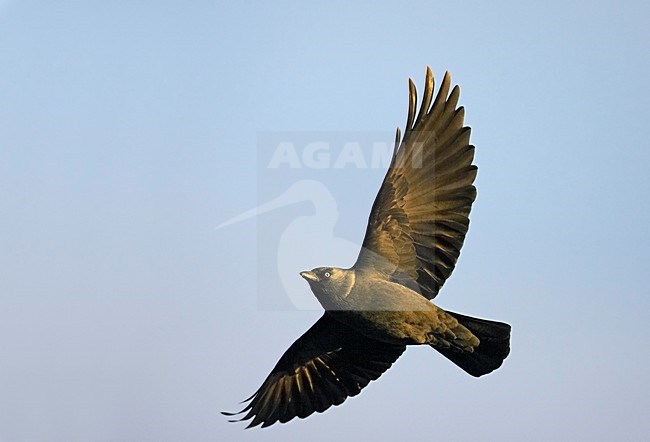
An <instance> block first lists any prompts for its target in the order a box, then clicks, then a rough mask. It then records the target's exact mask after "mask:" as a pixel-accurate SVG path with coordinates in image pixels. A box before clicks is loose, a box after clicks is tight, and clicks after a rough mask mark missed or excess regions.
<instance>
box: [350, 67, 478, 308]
mask: <svg viewBox="0 0 650 442" xmlns="http://www.w3.org/2000/svg"><path fill="white" fill-rule="evenodd" d="M450 83H451V81H450V77H449V73H448V72H447V73H445V76H444V78H443V80H442V84H441V85H440V90H439V91H438V94H437V96H436V98H435V100H433V104H431V102H432V98H433V90H434V82H433V75H432V73H431V69H429V68H428V67H427V71H426V83H425V87H424V96H423V99H422V104H421V106H420V110H419V112H418V115H417V118H416V116H415V111H416V104H417V93H416V90H415V85H414V84H413V81H412V80H411V79H409V113H408V120H407V123H406V130H405V132H404V138H403V139H402V140H401V144H400V130H399V128H398V129H397V135H396V139H395V152H394V154H393V158H392V161H391V165H390V168H389V170H388V172H387V174H386V177H385V178H384V182H383V183H382V186H381V188H380V190H379V193H378V194H377V198H376V199H375V202H374V204H373V206H372V210H371V212H370V218H369V220H368V229H367V231H366V236H365V238H364V241H363V246H362V249H361V253H360V254H359V258H358V260H357V263H356V264H355V268H356V269H360V268H363V267H372V268H373V269H375V270H379V271H381V272H383V273H385V274H386V275H387V276H388V277H390V278H391V279H392V280H394V281H397V282H399V283H401V284H403V285H405V286H407V287H410V288H412V289H414V290H416V291H418V292H419V293H421V294H422V295H423V296H425V297H426V298H427V299H433V298H434V297H435V296H436V295H437V294H438V291H439V290H440V287H442V285H443V283H444V282H445V280H446V279H447V278H448V277H449V275H450V274H451V272H452V270H453V269H454V266H455V265H456V260H457V259H458V255H459V254H460V249H461V247H462V245H463V241H464V239H465V234H466V233H467V229H468V227H469V218H468V216H469V212H470V209H471V207H472V203H473V202H474V199H475V198H476V188H475V187H474V186H473V185H472V183H473V182H474V179H475V178H476V171H477V167H476V166H474V165H472V160H473V159H474V146H471V145H470V144H469V136H470V128H469V127H464V126H463V118H464V114H465V111H464V109H463V107H459V108H456V105H457V103H458V96H459V93H460V89H459V88H458V86H455V87H454V88H453V89H452V91H451V93H449V88H450Z"/></svg>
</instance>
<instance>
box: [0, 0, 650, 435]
mask: <svg viewBox="0 0 650 442" xmlns="http://www.w3.org/2000/svg"><path fill="white" fill-rule="evenodd" d="M352 3H353V4H348V2H315V3H313V4H309V5H308V4H307V3H304V2H274V3H271V2H256V3H254V2H232V3H231V4H223V3H219V2H213V1H194V2H168V1H155V2H154V1H140V2H127V1H113V2H100V1H85V2H77V1H57V2H52V1H29V0H25V1H4V2H2V3H0V103H1V104H0V213H1V214H2V215H1V216H0V354H1V355H2V362H1V363H0V440H1V441H35V440H44V441H50V440H53V441H55V440H56V441H64V440H65V441H104V440H156V441H178V440H188V441H189V440H197V441H199V440H205V441H210V440H212V441H214V440H281V439H285V438H286V439H289V438H291V439H294V438H295V439H298V438H301V439H303V440H307V439H308V440H328V441H330V440H352V439H356V438H359V437H363V438H365V439H369V440H370V439H373V440H391V439H392V440H397V439H398V438H400V439H401V438H405V437H407V438H408V439H409V440H425V439H426V440H460V441H463V440H467V441H470V440H512V441H517V440H540V441H543V440H647V439H648V437H649V435H650V420H649V419H648V410H649V409H650V399H649V398H650V381H649V377H648V366H649V365H650V357H649V356H648V345H649V341H650V327H649V326H648V314H649V313H650V312H649V310H650V297H649V295H650V293H649V292H650V290H649V289H648V283H647V280H648V275H649V274H650V240H649V235H648V232H647V229H648V225H650V198H649V197H648V192H649V191H650V178H649V174H648V164H649V163H650V146H649V143H648V140H649V139H650V133H649V132H650V130H649V129H648V121H649V120H650V112H649V111H648V103H649V100H650V93H649V89H648V78H649V77H650V53H649V52H650V51H649V50H648V41H650V32H649V31H648V29H649V28H648V17H649V12H650V11H649V10H648V6H647V4H646V2H632V1H630V2H613V1H611V2H602V1H601V2H598V1H596V2H554V1H552V2H528V3H526V4H522V2H514V1H512V2H462V5H460V4H459V5H454V4H453V2H444V3H443V2H409V3H408V4H406V3H403V2H399V3H398V2H395V3H393V4H389V3H387V2H383V3H377V2H352ZM427 65H430V66H431V68H432V70H433V72H434V74H435V75H436V77H437V78H440V77H441V75H442V73H443V72H444V71H445V70H449V71H450V72H451V73H452V79H453V80H454V81H455V82H457V83H458V84H460V85H461V90H462V93H461V99H460V104H462V105H464V106H465V107H466V115H467V117H466V122H467V124H468V125H470V126H471V127H472V129H473V132H472V142H473V144H475V145H476V146H477V149H476V164H477V165H478V166H479V175H478V179H477V188H478V199H477V202H476V204H475V205H474V209H473V211H472V215H471V219H472V225H471V228H470V232H469V235H468V238H467V241H466V245H465V247H464V249H463V252H462V254H461V257H460V260H459V263H458V267H457V269H456V271H455V272H454V274H453V276H452V278H451V279H450V280H449V282H448V283H447V284H446V285H445V287H444V289H443V290H442V292H441V294H440V296H439V297H438V298H437V303H438V304H439V305H440V306H442V307H443V308H448V309H450V310H454V311H459V312H463V313H467V314H471V315H475V316H481V317H486V318H492V319H499V320H504V321H507V322H509V323H511V324H512V326H513V335H512V353H511V356H510V357H509V358H508V359H507V360H506V361H505V364H504V365H503V367H502V368H501V369H500V370H498V371H497V372H495V373H493V374H491V375H489V376H486V377H484V378H480V379H474V378H471V377H470V376H468V375H466V374H465V373H463V372H462V371H461V370H459V369H458V368H456V367H455V366H454V365H453V364H451V363H449V362H448V361H447V360H445V359H444V358H442V357H440V356H439V355H438V354H437V353H436V352H435V351H432V350H431V349H429V348H410V349H409V350H408V351H407V352H406V353H405V355H404V356H402V358H401V359H400V360H399V361H398V362H397V363H396V364H395V366H394V367H393V368H391V369H390V370H389V371H388V372H387V373H386V374H384V375H383V376H382V377H381V378H380V379H379V381H377V382H373V383H371V384H370V385H369V387H367V388H366V389H365V390H364V391H363V392H362V393H361V394H360V395H359V396H357V397H355V398H352V399H349V400H348V401H346V402H345V403H344V404H343V405H341V406H339V407H334V408H332V409H330V410H328V411H327V412H326V413H325V414H322V415H314V416H312V417H310V418H309V419H307V420H304V421H302V420H296V421H292V422H291V423H290V424H287V425H278V426H274V427H271V428H270V429H266V430H262V431H260V430H247V431H244V430H243V425H236V424H228V423H227V422H226V419H224V418H223V416H221V415H220V414H219V411H221V410H231V411H234V410H236V409H237V407H238V405H237V403H238V401H240V400H242V399H244V398H245V397H247V396H249V395H250V394H251V393H252V392H253V391H255V390H256V389H257V388H258V386H259V385H260V383H261V382H262V381H263V379H264V378H265V376H266V375H267V374H268V372H269V370H270V369H271V368H272V367H273V365H274V364H275V363H276V361H277V359H278V358H279V357H280V355H281V354H282V352H283V351H284V350H285V349H286V348H287V347H288V346H289V345H290V344H291V343H292V342H293V340H294V339H295V338H297V337H298V336H299V335H300V334H302V333H303V332H304V331H305V330H306V329H307V328H308V327H309V326H310V325H311V324H312V323H313V322H314V321H315V320H316V319H317V318H318V317H319V316H320V312H319V311H315V310H298V309H295V308H290V307H286V306H285V307H277V306H276V307H275V308H266V307H265V306H264V305H263V303H261V302H260V299H261V298H260V295H259V294H260V289H262V288H264V287H265V286H266V281H265V280H264V279H262V280H261V279H260V278H262V277H264V278H265V277H266V276H261V275H260V273H264V269H271V270H273V269H274V268H275V267H274V266H275V262H273V260H272V259H271V260H267V259H266V258H265V259H264V261H263V262H260V261H261V258H260V253H259V251H260V249H261V247H260V246H261V245H264V246H268V245H269V244H275V242H277V241H278V238H277V237H260V235H258V233H259V232H262V231H263V229H262V230H261V229H260V226H264V225H269V224H270V223H272V222H274V223H279V222H280V221H282V220H286V219H290V218H291V217H294V218H295V217H296V216H298V215H305V214H310V213H311V212H310V211H312V210H313V208H310V206H309V204H308V203H303V204H299V205H293V206H291V207H287V208H285V209H282V210H278V211H275V212H273V213H269V214H266V215H261V216H260V217H258V218H256V219H254V220H253V219H251V220H248V221H246V222H242V223H239V224H235V225H232V226H229V227H227V228H223V229H215V227H216V226H217V225H219V224H220V223H221V222H223V221H225V220H227V219H229V218H231V217H233V216H236V215H237V214H239V213H242V212H244V211H246V210H248V209H251V208H254V207H256V206H257V205H258V204H259V203H260V202H263V201H261V200H264V199H265V198H267V197H270V196H273V195H275V190H274V191H273V192H270V191H268V190H267V185H269V186H270V185H271V184H272V182H273V181H272V179H271V181H270V182H269V175H264V176H263V178H264V180H260V176H261V174H263V172H262V171H260V167H259V166H258V160H257V159H258V154H259V147H260V146H259V141H258V140H259V137H258V136H259V134H261V133H264V132H282V131H287V132H312V131H335V132H336V131H348V132H354V131H393V130H394V128H395V126H397V125H400V126H402V127H403V126H404V123H405V119H406V110H407V88H406V79H407V77H408V76H411V77H413V78H414V80H415V82H416V84H417V85H418V87H419V88H421V85H422V82H423V77H424V69H425V67H426V66H427ZM328 172H331V174H330V173H328ZM301 173H302V174H303V175H300V176H301V178H304V177H309V176H310V172H309V170H306V171H305V170H302V171H301ZM343 175H344V179H341V176H343ZM382 175H383V171H379V170H354V169H346V172H345V173H343V174H342V173H341V172H340V171H339V172H336V171H328V170H318V171H314V175H313V177H312V178H313V179H316V180H318V181H319V182H321V183H322V184H324V185H325V186H326V187H327V188H328V189H329V191H330V192H331V194H332V195H334V196H335V198H336V202H337V204H338V214H339V218H338V223H337V224H336V227H335V233H336V235H337V236H338V237H341V238H345V239H347V240H349V241H352V242H357V243H358V242H359V241H361V237H362V235H363V231H364V229H365V223H366V220H367V216H368V212H369V209H370V206H371V204H372V200H373V198H374V196H375V193H376V191H377V189H378V186H379V183H380V181H381V178H382ZM296 176H297V175H296ZM327 233H328V232H322V233H321V232H319V231H315V232H313V235H315V236H319V235H324V234H327ZM329 233H330V234H331V232H329ZM311 253H312V254H313V256H311V255H310V256H305V257H304V262H305V267H310V266H311V263H312V261H314V260H315V261H318V257H319V256H322V257H323V259H325V256H327V251H326V250H323V251H320V250H312V251H311ZM294 258H295V257H294ZM299 258H300V257H299ZM353 259H354V256H352V255H350V256H349V257H348V259H346V260H344V261H343V262H316V263H317V264H322V265H341V266H345V265H349V264H351V263H352V261H353ZM269 273H273V272H270V271H269ZM276 273H277V272H276ZM295 278H299V277H298V275H297V274H296V275H295ZM297 280H299V279H297ZM270 286H271V287H273V288H274V290H275V289H276V285H275V284H270ZM304 290H305V294H306V295H309V292H308V287H307V285H306V284H305V285H304ZM309 296H311V295H309Z"/></svg>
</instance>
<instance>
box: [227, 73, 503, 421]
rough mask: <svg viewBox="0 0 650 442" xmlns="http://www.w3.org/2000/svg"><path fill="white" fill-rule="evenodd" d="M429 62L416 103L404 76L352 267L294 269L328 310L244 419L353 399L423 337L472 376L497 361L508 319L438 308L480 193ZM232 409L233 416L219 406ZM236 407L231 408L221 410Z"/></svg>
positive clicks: (458, 119) (457, 112)
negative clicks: (405, 96) (396, 121)
mask: <svg viewBox="0 0 650 442" xmlns="http://www.w3.org/2000/svg"><path fill="white" fill-rule="evenodd" d="M433 88H434V84H433V75H432V73H431V70H430V69H428V68H427V75H426V82H425V88H424V96H423V98H422V104H421V106H420V110H419V112H418V114H417V117H416V114H415V113H416V103H417V94H416V90H415V86H414V84H413V82H412V81H410V80H409V112H408V119H407V123H406V131H405V133H404V137H403V138H402V137H401V132H400V130H399V129H398V130H397V135H396V139H395V151H394V154H393V158H392V161H391V164H390V167H389V169H388V172H387V173H386V177H385V178H384V181H383V183H382V185H381V188H380V189H379V193H378V194H377V197H376V198H375V202H374V204H373V206H372V209H371V212H370V217H369V219H368V228H367V230H366V236H365V238H364V241H363V245H362V247H361V252H360V253H359V257H358V259H357V262H356V263H355V264H354V266H353V267H352V268H350V269H340V268H336V267H319V268H316V269H313V270H311V271H308V272H302V273H301V275H302V276H303V278H305V279H306V280H307V281H308V282H309V285H310V286H311V289H312V292H313V293H314V295H315V296H316V298H317V299H318V301H319V302H320V304H321V305H322V306H323V308H324V309H325V313H324V314H323V316H322V317H321V318H320V319H319V320H318V321H317V322H316V323H315V324H314V325H313V326H312V327H311V328H310V329H309V330H307V331H306V332H305V333H304V334H303V335H302V336H301V337H300V338H299V339H298V340H296V341H295V342H294V343H293V345H291V346H290V347H289V349H288V350H287V351H286V352H285V353H284V355H282V357H281V358H280V360H279V361H278V363H277V364H276V366H275V367H274V368H273V370H272V371H271V373H270V374H269V376H268V377H267V378H266V380H265V381H264V383H263V384H262V386H261V387H260V388H259V390H258V391H257V392H256V393H255V394H254V395H253V396H252V397H251V398H250V403H249V404H248V405H247V406H246V408H244V410H242V413H243V412H246V411H248V412H247V413H246V415H245V416H244V417H243V418H242V420H246V419H252V422H251V423H250V425H249V426H256V425H260V424H261V425H262V426H263V427H266V426H269V425H271V424H273V423H275V422H287V421H289V420H291V419H293V418H294V417H299V418H304V417H307V416H309V415H310V414H312V413H314V412H322V411H324V410H326V409H327V408H329V407H330V406H332V405H338V404H340V403H342V402H343V401H344V400H345V399H346V398H347V397H349V396H355V395H357V394H358V393H359V392H360V391H361V389H362V388H364V387H365V386H366V385H367V384H368V383H369V382H370V381H372V380H375V379H377V378H378V377H379V376H381V374H382V373H383V372H385V371H386V370H387V369H388V368H389V367H390V366H391V365H392V364H393V362H395V361H396V360H397V358H399V357H400V355H401V354H402V353H403V352H404V350H405V349H406V346H407V345H430V346H431V347H433V348H434V349H435V350H437V351H438V352H440V353H441V354H442V355H443V356H445V357H446V358H447V359H449V360H450V361H452V362H453V363H454V364H456V365H457V366H459V367H460V368H462V369H463V370H464V371H465V372H467V373H469V374H470V375H472V376H476V377H478V376H483V375H485V374H487V373H490V372H492V371H494V370H496V369H497V368H499V367H500V366H501V364H502V363H503V360H504V359H505V358H506V357H507V356H508V354H509V352H510V326H509V325H508V324H505V323H502V322H496V321H489V320H486V319H478V318H473V317H471V316H465V315H461V314H458V313H453V312H450V311H445V310H443V309H441V308H440V307H437V306H436V305H434V304H433V303H432V302H431V300H432V299H433V298H435V297H436V295H437V294H438V292H439V291H440V288H441V287H442V285H443V284H444V282H445V281H446V280H447V278H449V276H450V275H451V273H452V271H453V269H454V268H455V265H456V261H457V259H458V256H459V254H460V249H461V247H462V245H463V242H464V240H465V235H466V233H467V229H468V227H469V212H470V209H471V206H472V203H473V202H474V199H475V197H476V189H475V188H474V186H473V182H474V179H475V177H476V172H477V168H476V166H475V165H473V164H472V161H473V158H474V146H472V145H470V144H469V136H470V129H469V128H468V127H464V126H463V119H464V109H463V108H462V107H459V108H457V107H456V105H457V102H458V97H459V93H460V92H459V89H458V86H455V87H454V88H453V89H452V90H451V92H450V78H449V74H448V73H447V74H445V76H444V78H443V81H442V84H441V86H440V89H439V91H438V94H437V95H436V97H435V100H434V99H433ZM226 414H229V413H226ZM229 415H232V414H229Z"/></svg>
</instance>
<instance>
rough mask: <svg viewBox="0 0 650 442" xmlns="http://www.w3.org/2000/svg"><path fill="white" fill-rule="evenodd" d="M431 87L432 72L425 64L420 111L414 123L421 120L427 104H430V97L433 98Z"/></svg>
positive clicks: (427, 110) (425, 112)
mask: <svg viewBox="0 0 650 442" xmlns="http://www.w3.org/2000/svg"><path fill="white" fill-rule="evenodd" d="M433 88H434V81H433V72H431V68H430V67H429V66H427V73H426V78H425V80H424V95H423V96H422V104H421V105H420V112H419V113H418V117H417V119H416V120H415V124H416V125H417V124H418V123H420V122H421V121H422V118H423V117H424V116H425V115H426V114H427V113H428V112H429V106H430V105H431V99H432V98H433Z"/></svg>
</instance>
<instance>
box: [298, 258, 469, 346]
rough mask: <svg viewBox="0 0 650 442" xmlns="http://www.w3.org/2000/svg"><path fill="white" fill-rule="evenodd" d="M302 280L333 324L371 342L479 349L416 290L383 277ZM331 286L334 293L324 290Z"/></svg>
mask: <svg viewBox="0 0 650 442" xmlns="http://www.w3.org/2000/svg"><path fill="white" fill-rule="evenodd" d="M328 273H329V274H330V276H329V277H325V276H324V275H325V274H328ZM302 275H303V277H304V278H305V279H307V281H309V283H310V285H311V288H312V291H313V292H314V294H315V295H316V298H317V299H318V300H319V301H320V302H321V304H322V305H323V308H325V310H326V311H327V312H328V314H329V315H331V316H332V318H334V319H335V320H337V321H339V322H342V323H344V324H346V325H348V326H349V327H350V328H352V329H354V330H356V331H357V332H359V333H361V334H362V335H364V336H366V337H368V338H371V339H375V340H377V341H380V342H385V343H389V344H402V345H418V344H429V345H432V346H434V347H442V348H450V347H453V348H459V349H463V350H465V351H470V352H471V351H473V348H474V347H476V346H477V345H478V344H479V341H478V339H477V338H476V337H475V336H474V335H473V334H472V333H471V332H470V331H469V330H468V329H467V328H465V327H464V326H463V325H461V324H460V323H459V322H458V321H457V320H456V319H455V318H454V317H453V316H451V315H450V314H448V313H447V312H445V311H444V310H443V309H441V308H439V307H437V306H436V305H434V304H433V303H431V302H429V301H427V299H426V298H424V297H423V296H422V295H420V294H418V293H416V292H415V291H413V290H411V289H410V288H408V287H405V286H403V285H401V284H397V283H395V282H392V281H387V280H385V279H384V278H383V277H382V275H381V274H380V273H377V272H371V271H366V272H363V271H356V270H354V269H338V268H327V269H326V268H321V269H314V270H313V271H311V272H303V273H302ZM328 279H329V281H327V280H328ZM326 281H327V282H329V284H328V285H331V286H333V287H327V288H323V287H322V284H323V283H325V282H326ZM328 289H329V290H328Z"/></svg>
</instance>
